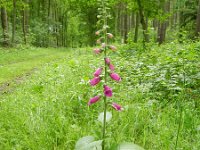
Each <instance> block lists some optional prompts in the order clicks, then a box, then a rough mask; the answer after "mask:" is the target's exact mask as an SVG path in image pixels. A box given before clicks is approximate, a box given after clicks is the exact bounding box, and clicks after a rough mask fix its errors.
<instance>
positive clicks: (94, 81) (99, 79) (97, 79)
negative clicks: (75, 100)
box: [90, 77, 101, 86]
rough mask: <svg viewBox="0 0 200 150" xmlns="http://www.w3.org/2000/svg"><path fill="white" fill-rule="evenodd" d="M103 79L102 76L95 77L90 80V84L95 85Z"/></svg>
mask: <svg viewBox="0 0 200 150" xmlns="http://www.w3.org/2000/svg"><path fill="white" fill-rule="evenodd" d="M100 81H101V78H100V77H94V78H93V79H92V80H90V85H91V86H95V85H97V84H98V83H99V82H100Z"/></svg>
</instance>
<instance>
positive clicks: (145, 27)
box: [137, 0, 149, 42]
mask: <svg viewBox="0 0 200 150" xmlns="http://www.w3.org/2000/svg"><path fill="white" fill-rule="evenodd" d="M137 4H138V7H139V13H140V22H141V24H142V29H143V35H144V42H149V35H148V29H147V24H146V21H145V17H144V12H143V7H142V4H141V0H137Z"/></svg>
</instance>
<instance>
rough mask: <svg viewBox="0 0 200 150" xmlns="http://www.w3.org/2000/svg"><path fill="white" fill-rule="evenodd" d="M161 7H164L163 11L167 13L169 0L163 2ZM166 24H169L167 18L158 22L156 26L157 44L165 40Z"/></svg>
mask: <svg viewBox="0 0 200 150" xmlns="http://www.w3.org/2000/svg"><path fill="white" fill-rule="evenodd" d="M163 9H164V11H165V13H168V12H169V10H170V2H166V3H165V4H164V8H163ZM168 24H169V22H168V19H167V20H166V21H164V22H159V26H158V43H159V45H160V44H162V43H163V42H164V41H165V36H166V29H167V26H168Z"/></svg>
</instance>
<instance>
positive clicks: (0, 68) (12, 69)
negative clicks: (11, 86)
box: [0, 47, 69, 83]
mask: <svg viewBox="0 0 200 150" xmlns="http://www.w3.org/2000/svg"><path fill="white" fill-rule="evenodd" d="M68 51H69V50H68V49H53V48H50V49H49V48H48V49H47V48H46V49H45V48H33V47H26V48H24V47H22V48H17V49H8V50H5V49H2V50H0V58H1V59H0V83H3V82H6V81H8V80H11V79H14V78H16V77H18V76H21V75H22V74H23V73H26V72H29V71H31V70H32V69H34V68H38V67H39V66H41V65H42V64H44V63H46V62H50V61H54V60H56V59H60V58H63V57H64V56H65V55H66V54H67V52H68Z"/></svg>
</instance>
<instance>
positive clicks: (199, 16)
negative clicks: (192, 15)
mask: <svg viewBox="0 0 200 150" xmlns="http://www.w3.org/2000/svg"><path fill="white" fill-rule="evenodd" d="M199 33H200V0H199V4H198V11H197V19H196V32H195V35H196V36H199Z"/></svg>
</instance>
